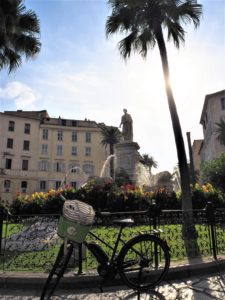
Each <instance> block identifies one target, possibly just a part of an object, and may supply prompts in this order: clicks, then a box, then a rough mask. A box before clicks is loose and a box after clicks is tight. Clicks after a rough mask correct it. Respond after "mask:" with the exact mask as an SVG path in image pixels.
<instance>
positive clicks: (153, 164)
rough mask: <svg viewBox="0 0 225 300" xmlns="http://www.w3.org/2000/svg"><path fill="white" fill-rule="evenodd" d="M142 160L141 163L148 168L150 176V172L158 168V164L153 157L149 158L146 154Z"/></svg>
mask: <svg viewBox="0 0 225 300" xmlns="http://www.w3.org/2000/svg"><path fill="white" fill-rule="evenodd" d="M142 158H143V160H141V162H142V163H143V164H144V165H146V166H147V167H148V169H149V173H150V174H152V172H151V170H152V168H157V167H158V162H157V161H156V160H154V157H153V156H149V155H148V154H143V155H142Z"/></svg>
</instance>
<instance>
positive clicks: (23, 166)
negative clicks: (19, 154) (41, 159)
mask: <svg viewBox="0 0 225 300" xmlns="http://www.w3.org/2000/svg"><path fill="white" fill-rule="evenodd" d="M22 170H23V171H27V170H28V160H27V159H23V160H22Z"/></svg>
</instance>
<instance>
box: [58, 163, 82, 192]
mask: <svg viewBox="0 0 225 300" xmlns="http://www.w3.org/2000/svg"><path fill="white" fill-rule="evenodd" d="M72 171H80V173H81V175H82V176H83V183H82V182H80V183H79V185H78V187H79V186H82V185H83V184H85V183H86V182H87V179H88V176H87V174H86V173H85V172H84V170H82V168H80V167H78V166H75V167H72V168H70V169H69V170H68V171H67V172H66V175H65V176H64V177H63V179H62V181H61V185H60V186H61V187H62V186H63V185H66V182H67V177H68V175H69V173H70V172H72ZM74 173H76V172H74Z"/></svg>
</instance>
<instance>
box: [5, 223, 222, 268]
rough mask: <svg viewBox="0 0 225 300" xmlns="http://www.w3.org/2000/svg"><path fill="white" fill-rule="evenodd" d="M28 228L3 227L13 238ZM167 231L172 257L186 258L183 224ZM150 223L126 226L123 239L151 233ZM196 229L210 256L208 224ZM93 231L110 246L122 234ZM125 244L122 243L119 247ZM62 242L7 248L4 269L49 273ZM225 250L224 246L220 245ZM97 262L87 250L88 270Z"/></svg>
mask: <svg viewBox="0 0 225 300" xmlns="http://www.w3.org/2000/svg"><path fill="white" fill-rule="evenodd" d="M24 228H26V227H25V226H24V225H22V224H9V225H8V228H7V234H6V227H5V225H4V226H3V237H6V236H7V237H11V236H12V235H14V234H17V233H19V232H20V231H22V230H23V229H24ZM160 229H162V230H163V233H161V235H160V237H161V238H163V239H166V240H167V242H168V244H169V246H170V248H171V260H172V261H182V260H184V258H185V257H186V248H185V242H184V240H183V239H182V226H181V225H173V224H170V225H165V226H161V227H160ZM150 231H151V229H150V227H149V226H144V225H143V226H135V227H129V228H125V229H124V232H123V240H124V241H127V240H129V239H130V238H132V237H134V236H135V235H137V234H139V233H146V232H150ZM196 231H197V233H198V239H197V246H198V248H199V249H200V253H201V254H202V255H203V256H210V255H211V252H210V247H209V231H208V227H207V226H206V225H196ZM92 232H93V233H95V234H97V236H98V237H100V238H102V239H103V240H105V241H106V242H107V243H108V244H109V245H114V243H115V241H116V237H117V233H118V228H116V227H98V228H92ZM218 236H219V238H220V244H222V243H224V245H225V230H224V229H220V230H218ZM90 240H91V237H90V235H88V236H87V241H90ZM101 246H102V247H103V249H104V250H105V252H106V253H107V254H108V255H111V250H110V249H109V248H107V247H106V246H105V245H101ZM122 246H123V244H122V243H121V244H120V247H119V250H120V249H121V247H122ZM59 247H60V243H57V244H53V245H50V244H49V245H48V247H47V250H43V251H30V252H19V251H6V252H5V257H4V258H5V264H4V268H5V270H7V271H32V272H40V271H42V272H48V271H49V270H50V269H51V266H52V264H53V263H54V261H55V259H56V256H57V253H58V251H59ZM219 249H221V251H223V253H225V249H224V247H221V248H219ZM95 267H96V261H95V259H93V257H92V255H91V254H90V253H89V251H88V252H87V261H86V263H85V264H84V269H86V268H88V269H89V268H95Z"/></svg>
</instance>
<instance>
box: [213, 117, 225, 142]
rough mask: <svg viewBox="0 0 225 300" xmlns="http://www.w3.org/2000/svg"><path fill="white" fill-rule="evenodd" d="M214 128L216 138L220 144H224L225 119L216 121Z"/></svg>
mask: <svg viewBox="0 0 225 300" xmlns="http://www.w3.org/2000/svg"><path fill="white" fill-rule="evenodd" d="M215 125H216V128H215V130H214V132H215V134H216V139H217V140H218V141H219V142H220V144H221V145H224V146H225V121H224V120H221V121H220V122H218V123H215Z"/></svg>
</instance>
